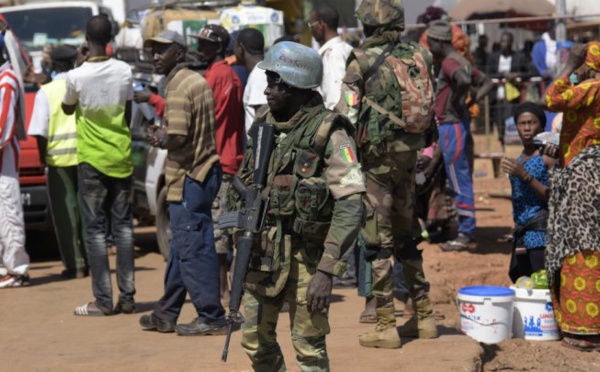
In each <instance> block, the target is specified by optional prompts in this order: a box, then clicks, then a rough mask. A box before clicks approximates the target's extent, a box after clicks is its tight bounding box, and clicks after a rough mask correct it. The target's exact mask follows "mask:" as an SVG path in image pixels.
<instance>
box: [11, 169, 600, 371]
mask: <svg viewBox="0 0 600 372" xmlns="http://www.w3.org/2000/svg"><path fill="white" fill-rule="evenodd" d="M505 181H506V180H500V181H494V182H488V183H478V184H477V185H476V190H479V192H480V194H479V195H478V197H477V199H478V200H477V213H478V226H479V230H478V236H477V240H478V242H479V246H478V248H477V249H476V250H475V251H472V252H460V253H442V252H441V251H440V250H439V248H438V247H437V246H433V245H427V244H423V246H424V256H425V262H426V274H427V277H428V279H429V280H430V282H431V287H432V291H431V297H432V300H433V301H434V304H435V308H436V313H437V315H438V319H439V323H438V324H439V328H440V331H441V333H442V337H440V338H439V339H437V340H403V341H404V342H405V345H404V346H403V348H402V349H399V350H374V349H365V348H361V347H360V346H359V345H358V335H359V334H361V333H363V332H365V331H367V330H370V329H371V326H370V325H364V324H359V323H358V322H357V320H358V316H359V314H360V312H361V310H362V304H363V300H362V299H361V298H358V297H357V296H356V292H355V290H354V289H336V290H335V291H334V303H333V304H332V308H331V316H330V317H331V326H332V334H331V335H330V336H328V339H327V345H328V350H329V355H330V358H331V366H332V370H334V371H364V370H372V371H381V370H388V371H425V370H426V371H432V372H433V371H457V370H460V371H463V370H465V371H478V370H482V369H483V370H485V371H499V370H519V371H564V370H566V368H567V366H568V369H569V371H593V370H600V365H599V360H600V358H598V356H600V354H598V353H596V354H585V353H579V352H576V351H571V350H566V349H564V348H562V347H561V346H560V345H559V343H558V342H550V343H534V342H526V341H523V340H509V341H506V342H504V343H502V344H500V345H493V346H485V347H483V348H482V346H480V345H479V344H478V343H476V342H474V341H472V340H471V339H470V338H468V337H466V336H463V335H460V333H459V332H458V331H457V328H458V325H459V316H458V312H457V310H456V306H455V305H454V301H455V297H456V291H457V290H458V289H459V288H461V287H464V286H467V285H475V284H490V285H508V284H509V282H508V277H507V275H506V272H507V266H508V260H509V255H508V250H509V247H508V244H507V243H505V242H502V239H501V238H502V236H503V235H504V234H506V233H508V232H509V230H510V227H511V225H512V223H511V218H510V213H511V207H510V202H509V201H507V200H503V199H491V198H489V197H487V196H486V195H487V193H488V191H489V190H490V189H499V188H500V189H501V188H504V187H506V186H507V183H506V182H505ZM31 242H32V244H43V243H44V242H43V241H39V239H38V241H37V242H35V241H34V239H32V240H31ZM136 245H137V246H138V247H139V248H138V249H139V250H138V253H139V256H138V257H137V258H136V269H137V272H136V283H137V291H138V294H137V295H136V300H137V302H138V310H139V312H140V313H147V312H149V311H150V310H151V308H152V306H153V303H154V301H155V300H156V299H157V298H158V297H159V296H160V294H161V293H162V285H163V283H162V281H163V269H164V262H163V260H162V257H161V256H160V255H159V254H158V253H155V252H156V242H155V240H154V234H153V231H152V229H148V228H145V229H138V230H137V231H136ZM111 265H113V266H112V267H113V268H114V259H113V260H111ZM61 269H62V267H61V263H60V262H59V261H57V260H51V261H42V262H37V263H35V264H34V265H33V267H32V269H31V277H32V285H31V286H30V287H28V288H19V289H9V290H2V291H0V304H1V305H2V306H0V319H1V321H0V340H1V341H2V347H1V348H0V371H41V370H43V371H81V370H91V371H99V370H108V369H110V370H117V371H121V370H123V371H184V370H186V371H194V370H196V371H197V370H202V371H249V370H251V367H250V363H249V361H248V359H247V358H246V356H245V354H244V353H243V351H242V349H241V348H240V346H239V340H240V334H239V332H237V333H235V334H234V336H233V339H232V342H231V349H230V354H229V362H228V363H227V364H221V363H220V360H219V359H220V355H221V349H222V346H223V342H224V336H216V337H192V338H185V337H178V336H176V335H174V334H167V335H163V334H158V333H154V332H145V331H142V330H141V329H140V327H139V325H138V318H139V316H140V314H136V315H118V316H113V317H106V318H79V317H75V316H73V315H72V313H73V309H74V308H75V307H76V306H78V305H82V304H84V303H86V302H88V301H90V300H91V299H92V296H91V284H90V280H89V279H82V280H69V281H64V280H61V278H60V276H59V273H60V271H61ZM113 286H114V288H116V283H113ZM193 317H194V312H193V309H192V305H191V304H187V305H186V306H185V307H184V310H183V313H182V315H181V318H180V321H182V322H188V321H190V320H191V319H192V318H193ZM405 320H406V319H404V318H398V324H401V323H402V322H404V321H405ZM278 334H279V341H280V343H281V346H282V349H283V350H284V355H285V358H286V362H287V366H288V369H290V370H297V369H296V366H295V364H294V353H293V347H292V345H291V341H290V334H289V321H288V319H287V314H281V317H280V322H279V325H278Z"/></svg>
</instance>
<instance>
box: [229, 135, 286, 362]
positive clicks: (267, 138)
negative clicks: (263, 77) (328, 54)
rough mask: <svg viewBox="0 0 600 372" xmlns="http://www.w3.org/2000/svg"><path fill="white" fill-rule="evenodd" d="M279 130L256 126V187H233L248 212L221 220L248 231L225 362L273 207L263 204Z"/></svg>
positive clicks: (238, 260)
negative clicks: (255, 248) (258, 240)
mask: <svg viewBox="0 0 600 372" xmlns="http://www.w3.org/2000/svg"><path fill="white" fill-rule="evenodd" d="M274 131H275V128H274V127H273V126H272V125H269V124H263V123H260V124H254V125H253V127H252V143H254V145H255V151H254V165H255V171H254V175H253V181H252V185H251V186H250V187H249V188H247V187H246V186H245V185H244V183H243V182H242V180H240V179H239V178H238V177H234V179H233V187H234V188H235V190H236V191H237V192H238V194H240V196H242V198H243V199H244V210H243V211H238V212H234V214H236V215H237V217H233V216H232V214H231V213H229V214H228V216H225V215H224V216H223V223H221V222H222V221H221V220H222V219H221V218H219V227H220V228H221V226H226V227H231V226H232V225H231V222H232V221H235V220H237V221H238V222H237V227H239V228H241V229H243V230H244V232H243V234H242V236H241V237H240V238H239V239H238V241H237V252H236V256H235V264H234V271H233V278H232V280H231V300H230V302H229V314H228V316H227V322H228V324H229V327H228V329H227V338H226V339H225V345H224V347H223V354H222V355H221V361H222V362H226V361H227V355H228V353H229V342H230V340H231V332H232V331H233V328H234V325H235V323H243V321H244V319H243V317H242V316H241V314H240V306H241V302H242V296H243V294H244V280H245V278H246V273H247V272H248V264H249V262H250V252H251V250H252V243H253V241H254V235H255V234H259V233H260V232H261V231H262V229H263V225H264V219H265V215H266V211H267V208H268V205H269V200H268V199H267V200H263V198H262V191H263V189H264V187H265V182H266V180H267V173H268V169H269V162H270V159H271V152H272V151H273V145H274Z"/></svg>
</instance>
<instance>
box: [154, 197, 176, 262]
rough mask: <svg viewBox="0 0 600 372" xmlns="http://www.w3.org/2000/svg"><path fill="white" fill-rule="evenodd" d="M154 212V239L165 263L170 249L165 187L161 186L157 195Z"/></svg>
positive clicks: (170, 233)
mask: <svg viewBox="0 0 600 372" xmlns="http://www.w3.org/2000/svg"><path fill="white" fill-rule="evenodd" d="M156 203H157V206H156V208H157V210H156V239H157V240H158V248H159V249H160V253H161V254H162V255H163V257H164V259H165V261H166V260H167V259H168V258H169V251H170V249H171V238H172V237H173V233H172V232H171V222H170V220H169V204H168V203H167V186H163V188H162V189H161V190H160V193H159V194H158V200H157V201H156Z"/></svg>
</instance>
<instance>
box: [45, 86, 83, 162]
mask: <svg viewBox="0 0 600 372" xmlns="http://www.w3.org/2000/svg"><path fill="white" fill-rule="evenodd" d="M41 89H42V90H43V91H44V93H45V94H46V98H47V99H48V105H49V107H50V115H49V120H48V121H49V123H48V147H47V153H46V163H47V164H48V165H51V166H54V167H71V166H75V165H77V131H76V122H75V115H66V114H65V113H64V112H63V110H62V107H61V104H62V100H63V97H64V96H65V92H66V91H67V84H66V80H65V79H56V80H54V81H52V82H50V83H48V84H44V85H42V88H41Z"/></svg>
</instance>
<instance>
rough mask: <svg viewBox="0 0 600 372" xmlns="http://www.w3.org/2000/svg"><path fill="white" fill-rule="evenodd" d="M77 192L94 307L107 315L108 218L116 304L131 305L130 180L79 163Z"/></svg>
mask: <svg viewBox="0 0 600 372" xmlns="http://www.w3.org/2000/svg"><path fill="white" fill-rule="evenodd" d="M78 188H79V205H80V208H81V218H82V220H83V225H84V229H83V230H84V234H83V235H84V240H85V251H86V254H87V258H88V264H89V266H90V271H91V275H92V291H93V292H94V297H96V306H98V308H99V309H101V310H102V311H103V312H104V313H110V312H111V311H112V310H113V297H112V294H113V293H112V284H111V281H110V267H109V264H108V254H107V252H106V231H107V219H109V218H110V221H111V230H112V235H113V236H114V238H115V243H116V246H117V284H118V286H119V291H120V294H119V302H120V303H122V304H133V303H134V300H133V296H134V295H135V280H134V252H133V223H132V217H131V205H130V204H129V196H130V194H131V177H127V178H113V177H109V176H107V175H105V174H103V173H101V172H100V171H99V170H97V169H96V168H94V167H93V166H91V165H90V164H87V163H81V164H79V168H78ZM57 218H60V216H57Z"/></svg>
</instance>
